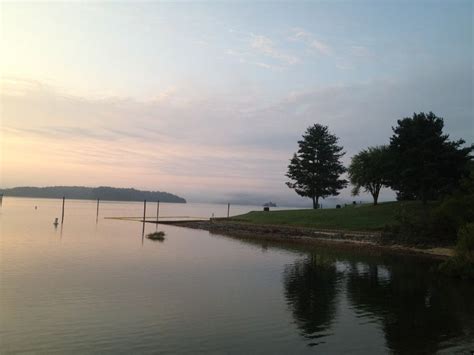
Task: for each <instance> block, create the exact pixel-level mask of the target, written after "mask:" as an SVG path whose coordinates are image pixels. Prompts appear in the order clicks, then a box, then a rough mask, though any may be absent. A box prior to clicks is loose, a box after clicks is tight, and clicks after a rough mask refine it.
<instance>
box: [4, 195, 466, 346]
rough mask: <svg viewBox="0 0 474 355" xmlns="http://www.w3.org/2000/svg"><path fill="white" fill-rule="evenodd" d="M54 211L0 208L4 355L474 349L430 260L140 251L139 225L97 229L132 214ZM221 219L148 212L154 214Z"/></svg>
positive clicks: (245, 250) (454, 287) (174, 240)
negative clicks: (58, 222) (16, 354)
mask: <svg viewBox="0 0 474 355" xmlns="http://www.w3.org/2000/svg"><path fill="white" fill-rule="evenodd" d="M66 203H67V208H66V216H65V223H64V225H63V226H62V228H61V226H58V228H54V226H53V224H52V222H53V220H54V218H55V217H58V216H60V208H61V205H60V201H57V200H41V199H15V198H4V201H3V206H2V207H1V208H0V232H1V244H0V248H1V249H0V257H1V260H0V277H1V278H0V286H1V294H0V322H1V323H0V351H1V352H2V353H9V352H28V351H29V352H37V353H51V352H61V353H71V352H80V353H91V352H100V353H117V352H122V353H127V352H135V353H140V352H142V353H197V352H201V353H202V352H210V353H272V354H276V353H281V354H283V353H285V354H288V353H313V352H320V353H324V354H327V353H347V352H351V353H361V354H362V353H363V354H367V353H387V352H395V353H433V352H447V353H451V352H455V351H460V352H467V351H468V350H470V349H474V343H473V340H472V339H474V286H473V285H472V284H470V283H468V282H464V281H458V280H450V279H444V278H443V279H439V278H437V277H436V276H435V275H434V274H433V273H431V272H430V269H431V268H432V267H433V266H435V265H436V262H435V261H431V260H420V259H419V258H418V259H416V258H413V257H404V256H399V255H391V254H387V253H374V252H371V253H367V252H354V251H351V252H348V251H341V250H334V249H331V248H324V247H318V248H315V247H311V248H308V247H296V246H294V245H285V244H277V243H269V242H257V241H255V240H249V239H246V240H243V239H238V238H235V237H226V236H221V235H214V234H210V233H208V232H205V231H199V230H192V229H185V228H177V227H172V226H160V227H159V229H160V230H164V231H165V232H166V239H165V241H164V242H162V243H157V242H153V241H150V240H147V239H142V225H141V224H140V223H137V222H133V221H121V220H109V219H103V217H104V216H123V215H127V216H140V213H141V211H142V210H141V208H142V207H141V204H139V203H104V204H103V205H102V206H101V218H99V221H98V223H96V220H95V203H94V202H93V201H66ZM35 206H37V209H35ZM250 209H252V207H251V206H247V207H239V210H237V207H236V209H235V210H234V213H241V212H246V211H248V210H250ZM254 209H259V207H254ZM226 212H227V206H225V205H222V206H219V205H193V204H188V205H172V204H162V206H161V207H160V214H161V213H162V214H163V215H205V216H209V215H210V214H211V213H215V215H225V213H226ZM152 215H153V214H152V212H151V209H150V216H152ZM145 228H146V231H145V232H146V233H149V232H153V231H155V230H156V227H155V226H154V225H152V224H147V225H146V226H145Z"/></svg>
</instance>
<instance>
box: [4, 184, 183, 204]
mask: <svg viewBox="0 0 474 355" xmlns="http://www.w3.org/2000/svg"><path fill="white" fill-rule="evenodd" d="M0 193H3V194H4V195H5V196H15V197H42V198H62V197H63V196H65V197H66V198H71V199H80V200H96V199H98V198H100V199H101V200H106V201H143V200H148V201H158V200H159V201H161V202H175V203H186V200H185V199H184V198H182V197H179V196H176V195H173V194H170V193H168V192H160V191H140V190H135V189H123V188H115V187H107V186H100V187H84V186H50V187H28V186H24V187H14V188H11V189H3V190H2V189H0Z"/></svg>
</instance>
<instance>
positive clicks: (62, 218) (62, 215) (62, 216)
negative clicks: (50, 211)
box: [61, 196, 66, 224]
mask: <svg viewBox="0 0 474 355" xmlns="http://www.w3.org/2000/svg"><path fill="white" fill-rule="evenodd" d="M65 200H66V197H65V196H63V210H62V212H61V224H63V222H64V201H65Z"/></svg>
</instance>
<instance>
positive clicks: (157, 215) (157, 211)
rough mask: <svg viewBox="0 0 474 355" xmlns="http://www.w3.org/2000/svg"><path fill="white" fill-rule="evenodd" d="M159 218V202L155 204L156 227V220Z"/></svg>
mask: <svg viewBox="0 0 474 355" xmlns="http://www.w3.org/2000/svg"><path fill="white" fill-rule="evenodd" d="M159 218H160V200H158V202H157V203H156V224H157V225H158V219H159Z"/></svg>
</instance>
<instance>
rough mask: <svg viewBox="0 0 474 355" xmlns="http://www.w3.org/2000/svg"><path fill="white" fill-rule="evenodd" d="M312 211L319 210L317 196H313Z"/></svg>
mask: <svg viewBox="0 0 474 355" xmlns="http://www.w3.org/2000/svg"><path fill="white" fill-rule="evenodd" d="M312 199H313V209H314V210H317V209H318V208H319V196H313V197H312Z"/></svg>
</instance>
